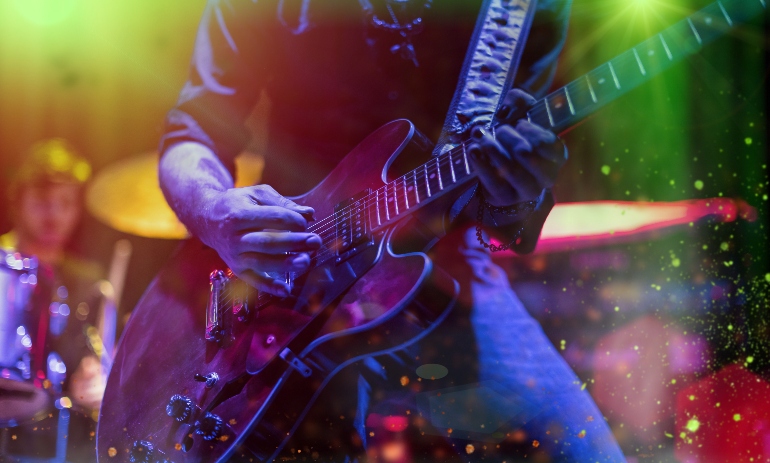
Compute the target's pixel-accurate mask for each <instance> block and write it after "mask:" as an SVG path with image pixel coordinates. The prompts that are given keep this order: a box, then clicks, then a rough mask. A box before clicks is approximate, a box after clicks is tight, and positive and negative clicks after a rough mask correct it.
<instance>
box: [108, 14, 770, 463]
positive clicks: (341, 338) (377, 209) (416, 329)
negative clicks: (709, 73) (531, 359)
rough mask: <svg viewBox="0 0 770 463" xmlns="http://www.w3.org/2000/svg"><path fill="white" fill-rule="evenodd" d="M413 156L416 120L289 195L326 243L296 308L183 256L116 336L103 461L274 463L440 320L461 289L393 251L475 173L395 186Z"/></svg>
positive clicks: (603, 80) (691, 23)
mask: <svg viewBox="0 0 770 463" xmlns="http://www.w3.org/2000/svg"><path fill="white" fill-rule="evenodd" d="M765 8H766V6H765V0H721V1H717V2H716V3H713V4H711V5H709V6H708V7H706V8H704V9H703V10H700V11H698V12H697V13H695V14H693V15H692V16H690V17H688V18H686V19H685V20H683V21H680V22H679V23H677V24H675V25H673V26H671V27H669V28H668V29H666V30H664V31H662V32H661V33H659V34H657V35H655V36H653V37H652V38H650V39H648V40H646V41H644V42H642V43H640V44H638V45H637V46H635V47H633V48H631V49H630V50H628V51H626V52H624V53H623V54H621V55H619V56H617V57H616V58H614V59H612V60H610V61H609V62H607V63H605V64H603V65H601V66H599V67H597V68H596V69H594V70H593V71H591V72H589V73H588V74H586V75H584V76H582V77H580V78H579V79H577V80H575V81H573V82H571V83H569V84H567V85H566V86H564V87H562V88H560V89H558V90H556V91H555V92H553V93H551V94H549V95H548V96H546V97H545V98H543V99H542V100H540V101H538V102H537V103H536V104H535V105H534V107H532V108H531V109H530V111H529V112H528V114H527V117H528V118H529V119H530V120H531V121H532V122H534V123H537V124H539V125H541V126H543V127H546V128H550V129H551V130H552V131H553V132H555V133H561V132H563V131H565V130H566V129H568V128H569V127H571V126H573V125H574V124H575V123H577V122H578V121H580V120H581V119H582V118H584V117H585V116H587V115H588V114H590V113H592V112H594V111H595V110H597V109H598V108H600V107H602V106H603V105H605V104H607V103H609V102H610V101H612V100H614V99H615V98H617V97H619V96H620V95H622V94H623V93H625V92H626V91H628V90H631V89H632V88H634V87H637V86H638V85H640V84H642V83H643V82H645V81H647V80H649V79H650V78H651V77H652V76H654V75H656V74H658V73H660V72H661V71H663V70H664V69H666V68H668V67H669V66H671V65H672V64H673V63H675V62H676V61H678V60H680V59H682V58H684V57H685V56H687V55H689V54H692V53H694V52H696V51H697V50H699V49H700V48H701V47H703V46H704V45H705V44H706V43H707V42H709V41H711V40H713V39H714V38H716V37H717V36H719V35H721V34H722V33H724V32H726V31H729V30H731V29H732V28H734V27H735V26H736V25H738V24H739V23H741V22H744V21H746V20H748V19H749V18H751V17H753V16H755V15H757V14H759V13H760V12H764V11H766V9H765ZM408 145H415V146H417V147H418V148H421V149H423V150H425V149H427V148H428V147H429V143H428V142H427V140H426V139H425V138H424V137H423V136H421V135H420V134H419V133H418V132H417V131H416V130H415V128H414V127H413V125H412V124H411V123H410V122H409V121H406V120H397V121H394V122H391V123H389V124H387V125H385V126H383V127H381V128H380V129H378V130H377V131H375V132H374V133H372V134H371V135H369V136H368V137H367V138H366V139H365V140H363V141H362V142H361V143H360V144H359V145H358V146H357V147H356V148H355V149H354V150H353V151H352V152H351V153H349V154H348V156H347V157H346V158H345V159H344V160H343V161H342V162H341V163H340V164H339V165H338V166H337V167H336V168H335V169H334V170H333V171H332V172H331V174H329V176H328V177H327V178H326V179H324V181H323V182H321V183H320V184H319V185H318V186H317V187H315V188H314V189H313V190H311V191H310V192H308V193H306V194H305V195H302V196H300V197H297V198H294V201H295V202H297V203H299V204H302V205H309V206H312V207H313V208H314V209H315V211H316V217H323V218H322V219H321V220H319V221H317V222H315V223H313V224H312V225H311V226H310V227H309V231H311V232H314V233H317V234H319V235H320V236H321V238H322V240H323V245H322V247H321V249H320V250H319V251H318V253H317V255H316V256H315V257H314V259H313V262H312V264H311V267H310V268H309V270H307V271H306V272H305V273H304V274H290V275H287V276H286V278H287V280H288V282H289V283H291V284H292V285H293V289H292V294H291V296H289V297H286V298H277V297H274V296H270V295H267V294H261V293H258V292H256V291H254V290H253V289H251V288H249V287H248V286H247V285H245V284H244V283H243V282H241V281H239V280H238V279H237V278H235V277H234V276H233V275H232V273H230V272H229V271H228V270H227V269H226V268H225V266H224V264H223V262H222V261H221V260H220V259H219V257H218V256H217V254H216V252H215V251H213V250H212V249H210V248H207V247H205V246H204V245H203V244H202V243H201V242H199V241H198V240H196V239H191V240H189V241H188V242H186V243H185V244H184V245H183V246H182V247H181V248H180V250H179V251H178V252H177V253H176V255H175V257H174V258H173V259H172V260H171V261H170V262H169V263H168V264H167V265H166V266H165V268H164V269H163V270H162V272H161V273H160V275H159V276H158V277H157V278H156V279H155V280H154V281H153V283H152V284H151V286H150V287H149V289H148V290H147V292H146V293H145V295H144V297H143V298H142V300H141V301H140V303H139V305H138V306H137V308H136V310H134V313H133V316H132V317H131V320H130V322H129V323H128V326H127V327H126V330H125V333H124V334H123V338H122V340H121V342H120V346H119V348H118V350H117V356H116V357H115V360H114V363H113V366H112V371H111V373H110V376H109V380H108V383H107V389H106V392H105V395H104V400H103V404H102V408H101V415H100V418H99V426H98V432H97V453H98V458H99V461H101V462H118V461H135V462H156V461H174V462H215V461H216V462H219V461H225V460H228V459H230V458H237V459H242V460H243V461H256V462H264V461H270V460H272V459H274V458H276V456H277V455H278V453H279V452H280V451H281V450H282V448H283V446H284V445H285V443H286V441H287V440H288V438H289V437H291V435H292V434H293V433H294V432H295V431H296V429H297V426H298V425H299V422H300V421H301V420H302V418H303V416H304V415H305V414H306V412H307V410H308V409H309V407H310V406H311V405H312V404H313V402H314V401H315V400H316V398H317V397H318V395H319V394H320V392H321V391H322V389H323V388H324V386H325V385H326V384H327V383H328V382H329V380H330V379H331V378H332V377H333V376H334V375H335V374H336V373H337V372H338V371H340V370H341V369H342V368H344V367H345V366H347V365H350V364H351V363H353V362H355V361H357V360H360V359H362V358H364V357H367V356H371V355H375V354H380V353H386V352H392V351H396V350H398V349H402V348H403V347H405V346H407V345H409V344H410V343H413V342H415V341H417V340H418V339H420V338H421V337H423V336H425V335H426V333H428V332H429V331H430V330H432V329H433V328H434V327H436V326H437V325H438V324H440V323H441V322H442V320H443V319H444V318H446V316H447V314H448V313H449V312H450V311H451V310H452V307H453V305H454V304H455V301H456V299H457V295H458V285H457V282H455V281H454V280H453V279H451V278H450V277H449V276H448V275H446V274H445V273H444V272H442V271H441V270H440V269H437V268H434V267H433V265H432V263H431V261H430V259H429V258H428V257H427V255H426V254H424V253H423V252H422V249H421V250H420V251H416V252H407V253H397V252H396V251H394V249H395V248H396V246H395V245H396V244H398V243H399V242H401V241H402V240H403V237H404V236H406V235H408V236H410V237H413V236H414V235H415V234H417V235H423V236H424V238H425V239H424V240H423V242H424V243H429V242H430V240H431V237H433V238H435V235H432V234H431V231H429V230H425V227H422V226H420V225H419V223H418V222H417V221H414V220H410V219H411V217H412V215H413V213H414V212H415V211H418V210H421V211H423V212H424V211H425V209H424V208H425V206H426V205H428V204H431V203H434V202H435V201H438V200H447V199H448V198H450V199H451V198H452V195H453V194H454V195H457V193H458V192H461V191H463V190H464V189H465V188H463V187H467V186H468V185H470V184H472V182H475V181H476V174H475V172H474V171H473V169H472V168H471V164H470V163H469V162H468V157H467V154H466V151H465V144H460V145H458V146H456V147H455V148H454V149H451V150H449V151H446V152H444V153H442V154H441V155H439V156H435V157H432V158H431V159H430V160H429V161H428V162H426V163H425V164H423V165H421V166H419V167H417V168H416V169H413V170H411V171H409V172H407V173H406V174H405V175H402V176H399V177H398V178H395V179H392V180H391V179H389V177H388V175H387V174H388V170H389V167H390V166H391V164H392V163H393V161H394V160H395V159H396V157H397V156H399V154H400V153H402V151H403V150H404V149H405V148H406V147H407V146H408ZM410 239H412V238H410ZM351 314H354V315H355V316H353V315H351Z"/></svg>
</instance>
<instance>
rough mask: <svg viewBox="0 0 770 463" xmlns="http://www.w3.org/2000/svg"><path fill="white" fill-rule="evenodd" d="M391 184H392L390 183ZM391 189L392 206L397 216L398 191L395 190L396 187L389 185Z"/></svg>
mask: <svg viewBox="0 0 770 463" xmlns="http://www.w3.org/2000/svg"><path fill="white" fill-rule="evenodd" d="M391 184H393V182H391ZM391 188H392V189H393V194H394V195H395V197H394V198H393V204H394V205H395V206H396V215H398V190H397V189H396V185H395V184H393V185H391Z"/></svg>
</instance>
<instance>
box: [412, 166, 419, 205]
mask: <svg viewBox="0 0 770 463" xmlns="http://www.w3.org/2000/svg"><path fill="white" fill-rule="evenodd" d="M412 180H413V181H414V197H415V198H416V199H417V204H420V189H419V188H417V173H415V171H412Z"/></svg>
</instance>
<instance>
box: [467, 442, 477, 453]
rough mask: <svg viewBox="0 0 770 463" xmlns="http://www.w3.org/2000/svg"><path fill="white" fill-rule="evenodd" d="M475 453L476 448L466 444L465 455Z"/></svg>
mask: <svg viewBox="0 0 770 463" xmlns="http://www.w3.org/2000/svg"><path fill="white" fill-rule="evenodd" d="M475 451H476V447H474V446H473V444H468V445H466V446H465V453H467V454H468V455H470V454H471V453H473V452H475Z"/></svg>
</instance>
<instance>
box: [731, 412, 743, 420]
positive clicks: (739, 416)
mask: <svg viewBox="0 0 770 463" xmlns="http://www.w3.org/2000/svg"><path fill="white" fill-rule="evenodd" d="M733 420H735V421H740V420H741V414H740V413H736V414H735V415H733Z"/></svg>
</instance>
